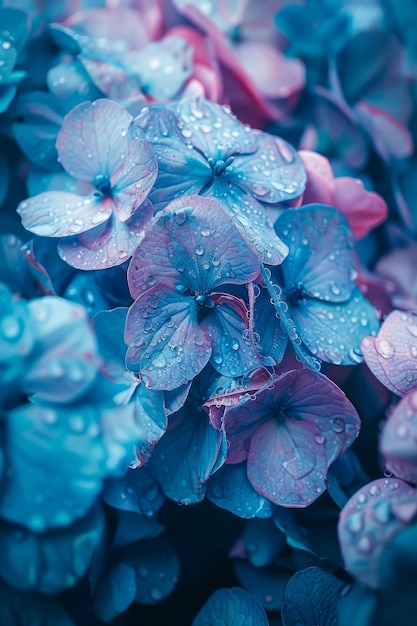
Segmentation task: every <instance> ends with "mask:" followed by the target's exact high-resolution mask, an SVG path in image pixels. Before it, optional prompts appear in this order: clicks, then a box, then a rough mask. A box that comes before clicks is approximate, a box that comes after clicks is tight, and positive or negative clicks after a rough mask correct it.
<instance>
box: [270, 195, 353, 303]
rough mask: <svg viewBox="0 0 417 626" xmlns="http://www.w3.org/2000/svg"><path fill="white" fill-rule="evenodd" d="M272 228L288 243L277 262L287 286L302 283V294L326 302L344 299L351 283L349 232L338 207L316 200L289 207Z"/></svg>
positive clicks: (351, 266)
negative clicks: (299, 206)
mask: <svg viewBox="0 0 417 626" xmlns="http://www.w3.org/2000/svg"><path fill="white" fill-rule="evenodd" d="M275 229H276V231H277V233H278V236H279V237H280V238H281V239H282V240H283V241H284V242H285V243H286V244H287V245H288V248H289V254H288V257H287V258H286V260H285V261H284V263H283V264H282V266H281V268H280V269H281V270H282V273H283V276H284V286H285V288H286V289H287V290H288V289H290V288H291V287H293V286H297V285H298V284H299V283H301V284H302V286H303V288H304V291H305V295H306V296H309V297H312V298H319V299H320V300H325V301H329V302H344V301H345V300H348V299H349V298H350V296H351V294H352V291H353V289H354V287H355V282H354V281H355V278H356V275H357V272H356V259H355V254H354V250H353V235H352V232H351V230H350V228H349V226H348V224H347V222H346V219H345V217H344V216H343V214H342V213H340V211H337V210H336V209H333V208H332V207H327V206H324V205H320V204H311V205H307V206H305V207H301V208H300V209H289V210H287V211H284V213H283V214H282V215H281V216H280V217H279V218H278V220H277V222H276V224H275Z"/></svg>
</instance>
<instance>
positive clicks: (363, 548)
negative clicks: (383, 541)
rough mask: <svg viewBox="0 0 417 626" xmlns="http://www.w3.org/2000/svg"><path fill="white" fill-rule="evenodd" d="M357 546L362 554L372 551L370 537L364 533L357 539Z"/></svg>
mask: <svg viewBox="0 0 417 626" xmlns="http://www.w3.org/2000/svg"><path fill="white" fill-rule="evenodd" d="M357 546H358V551H359V552H362V554H371V552H372V548H373V545H372V541H371V538H370V537H368V535H364V536H363V537H361V538H360V539H359V540H358V543H357Z"/></svg>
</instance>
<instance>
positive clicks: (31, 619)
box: [0, 582, 75, 626]
mask: <svg viewBox="0 0 417 626" xmlns="http://www.w3.org/2000/svg"><path fill="white" fill-rule="evenodd" d="M0 623H1V624H4V626H21V624H26V625H27V626H38V625H39V626H40V625H41V624H42V626H75V623H74V622H73V621H72V619H70V617H69V616H68V614H67V613H66V611H64V609H63V608H62V607H61V606H60V604H59V603H58V602H57V601H56V600H55V598H48V597H45V596H41V595H38V594H33V593H31V594H29V593H22V592H20V591H18V590H17V589H14V588H13V587H9V586H8V585H6V584H5V583H3V582H1V583H0Z"/></svg>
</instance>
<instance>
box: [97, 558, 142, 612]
mask: <svg viewBox="0 0 417 626" xmlns="http://www.w3.org/2000/svg"><path fill="white" fill-rule="evenodd" d="M135 596H136V577H135V572H134V570H133V569H132V568H131V567H130V566H129V565H126V564H125V563H116V564H115V565H114V566H113V567H112V568H111V569H110V570H109V571H108V572H107V574H106V576H105V577H104V579H103V580H101V581H100V584H99V585H98V588H97V589H96V590H95V594H94V611H95V613H96V614H97V615H98V616H99V617H100V619H102V620H103V621H104V622H110V621H112V620H113V619H114V618H115V617H117V616H118V615H120V613H123V612H124V611H125V610H126V609H127V608H128V607H129V606H130V605H131V604H132V602H133V600H134V599H135Z"/></svg>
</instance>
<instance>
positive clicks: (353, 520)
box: [346, 511, 363, 533]
mask: <svg viewBox="0 0 417 626" xmlns="http://www.w3.org/2000/svg"><path fill="white" fill-rule="evenodd" d="M346 526H347V528H348V529H349V530H350V532H352V533H359V532H360V531H361V530H362V528H363V514H362V512H361V511H356V512H355V513H352V514H351V515H349V517H348V519H347V520H346Z"/></svg>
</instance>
